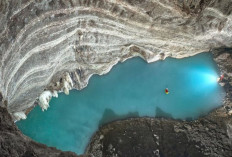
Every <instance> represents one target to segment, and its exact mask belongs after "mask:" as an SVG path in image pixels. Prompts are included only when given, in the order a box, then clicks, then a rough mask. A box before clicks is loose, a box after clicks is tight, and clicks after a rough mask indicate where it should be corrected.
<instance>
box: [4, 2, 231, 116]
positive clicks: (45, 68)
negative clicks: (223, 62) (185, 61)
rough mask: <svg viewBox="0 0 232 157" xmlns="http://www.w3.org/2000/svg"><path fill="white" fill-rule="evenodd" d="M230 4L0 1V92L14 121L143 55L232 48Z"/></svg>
mask: <svg viewBox="0 0 232 157" xmlns="http://www.w3.org/2000/svg"><path fill="white" fill-rule="evenodd" d="M231 11H232V2H231V0H196V1H192V0H186V1H183V0H17V2H16V1H15V0H0V92H1V95H2V97H3V98H2V99H3V101H5V103H4V104H5V105H6V106H7V109H8V111H9V112H10V113H11V115H12V116H13V118H14V120H18V119H20V118H25V116H26V114H27V113H28V112H29V110H30V109H31V108H32V107H33V106H34V104H35V100H37V102H36V104H39V105H40V106H41V107H42V109H43V110H46V109H47V108H48V107H49V104H48V103H49V100H50V98H51V96H57V94H56V93H57V92H59V91H64V92H65V93H67V94H68V90H70V89H72V88H75V89H82V88H84V87H85V86H86V85H87V83H88V80H89V78H90V77H91V76H92V75H93V74H99V75H102V74H105V73H107V72H108V71H109V70H110V69H111V68H112V66H113V65H115V64H117V63H118V62H119V61H121V62H122V61H125V60H126V59H128V58H131V57H134V56H140V57H142V58H144V59H145V60H146V61H147V62H153V61H157V60H160V59H164V58H166V57H169V56H170V57H175V58H182V57H187V56H192V55H195V54H197V53H200V52H205V51H208V50H210V49H212V48H219V47H231V46H232V33H231V32H232V15H231Z"/></svg>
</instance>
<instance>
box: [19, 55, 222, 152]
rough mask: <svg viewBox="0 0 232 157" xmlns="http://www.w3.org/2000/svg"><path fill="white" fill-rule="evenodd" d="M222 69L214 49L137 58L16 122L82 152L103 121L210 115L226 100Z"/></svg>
mask: <svg viewBox="0 0 232 157" xmlns="http://www.w3.org/2000/svg"><path fill="white" fill-rule="evenodd" d="M219 75H220V72H219V71H218V69H217V66H216V64H215V62H214V61H213V59H212V56H211V54H210V53H203V54H199V55H196V56H194V57H190V58H185V59H180V60H177V59H173V58H167V59H166V60H165V61H158V62H155V63H151V64H147V63H146V62H145V61H143V60H142V59H140V58H133V59H130V60H128V61H126V62H124V63H120V64H118V65H116V66H115V67H114V68H113V69H112V70H111V71H110V72H109V73H108V74H106V75H104V76H97V75H96V76H93V77H92V78H91V79H90V82H89V85H88V86H87V87H86V88H85V89H83V90H81V91H77V90H72V91H71V92H70V94H69V95H68V96H67V95H64V94H63V93H60V94H59V98H58V99H57V98H52V100H51V102H50V108H49V109H48V110H47V111H45V112H42V111H41V109H40V108H39V107H38V106H37V107H35V109H33V110H32V111H31V112H30V113H29V115H28V118H27V119H26V120H21V121H19V122H17V125H18V127H19V128H20V130H22V132H23V133H24V134H26V135H28V136H29V137H31V138H32V139H34V140H35V141H38V142H41V143H44V144H46V145H48V146H55V147H57V148H58V149H61V150H69V151H73V152H76V153H77V154H81V153H83V152H84V149H85V147H86V145H87V144H88V142H89V139H90V138H91V136H92V135H93V133H94V132H95V131H96V130H97V129H98V127H99V126H100V125H102V124H105V123H107V122H109V121H113V120H117V119H123V118H126V117H142V116H150V117H154V116H164V117H168V118H175V119H188V120H190V119H195V118H197V117H199V116H202V115H205V114H206V113H207V112H209V111H210V110H212V109H214V108H216V107H218V106H220V105H222V99H223V97H224V95H225V93H224V91H223V89H222V87H220V86H219V85H218V83H217V82H216V79H217V77H218V76H219ZM165 88H168V89H169V91H170V93H169V94H168V95H167V94H165V92H164V89H165Z"/></svg>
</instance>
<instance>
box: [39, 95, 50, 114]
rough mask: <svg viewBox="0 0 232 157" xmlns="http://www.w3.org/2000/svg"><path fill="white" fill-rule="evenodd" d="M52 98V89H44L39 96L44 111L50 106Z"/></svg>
mask: <svg viewBox="0 0 232 157" xmlns="http://www.w3.org/2000/svg"><path fill="white" fill-rule="evenodd" d="M51 98H52V92H51V91H44V92H43V93H42V94H41V95H40V96H39V106H40V107H41V108H42V111H44V110H47V109H48V107H49V101H50V99H51Z"/></svg>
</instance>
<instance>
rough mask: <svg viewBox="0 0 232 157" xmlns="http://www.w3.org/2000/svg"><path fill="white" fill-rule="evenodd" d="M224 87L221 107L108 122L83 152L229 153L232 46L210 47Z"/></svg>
mask: <svg viewBox="0 0 232 157" xmlns="http://www.w3.org/2000/svg"><path fill="white" fill-rule="evenodd" d="M212 53H213V55H214V59H215V61H216V62H217V64H218V66H219V68H220V70H221V72H222V74H224V75H225V78H224V80H223V81H222V82H221V84H222V85H223V86H224V88H225V90H226V93H227V95H226V98H225V101H224V104H223V106H222V107H220V108H218V109H216V110H214V111H213V112H211V113H210V114H209V115H207V116H205V117H202V118H200V119H198V120H195V121H178V120H172V119H163V118H132V119H128V120H123V121H116V122H112V123H109V124H107V125H105V126H103V127H101V128H100V129H99V131H98V132H97V133H96V134H95V135H94V136H93V137H92V140H91V142H90V144H89V146H88V148H87V149H86V152H87V153H89V154H93V155H94V156H96V157H102V156H104V157H112V156H115V157H116V156H123V157H124V156H131V157H132V156H133V157H134V156H149V157H153V156H154V157H158V156H160V157H170V156H172V157H201V156H202V157H204V156H209V157H231V155H232V116H231V114H230V112H231V106H232V96H231V94H232V91H231V90H232V88H231V87H232V86H231V78H232V50H231V49H217V50H213V52H212Z"/></svg>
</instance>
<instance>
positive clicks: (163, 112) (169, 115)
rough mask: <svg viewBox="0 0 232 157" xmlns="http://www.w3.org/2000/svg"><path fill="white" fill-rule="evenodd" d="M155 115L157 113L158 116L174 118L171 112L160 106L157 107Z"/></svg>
mask: <svg viewBox="0 0 232 157" xmlns="http://www.w3.org/2000/svg"><path fill="white" fill-rule="evenodd" d="M155 115H156V116H155V117H156V118H169V119H173V116H172V114H171V113H167V112H165V111H164V110H162V109H161V108H160V107H156V110H155Z"/></svg>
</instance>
